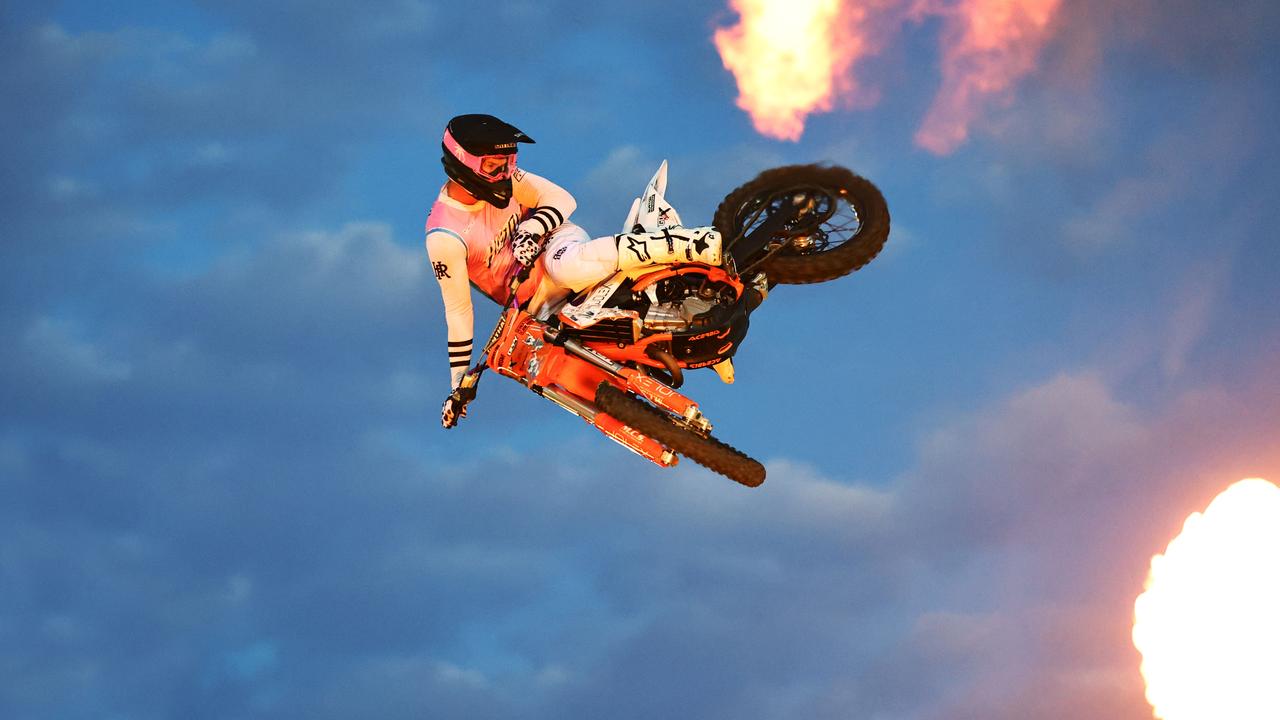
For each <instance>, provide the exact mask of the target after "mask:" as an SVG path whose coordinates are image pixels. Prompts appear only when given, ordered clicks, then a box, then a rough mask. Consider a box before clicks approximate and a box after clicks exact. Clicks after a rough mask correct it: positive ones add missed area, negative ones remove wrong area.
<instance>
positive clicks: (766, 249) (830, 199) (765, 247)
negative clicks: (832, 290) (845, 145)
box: [712, 165, 889, 284]
mask: <svg viewBox="0 0 1280 720" xmlns="http://www.w3.org/2000/svg"><path fill="white" fill-rule="evenodd" d="M712 222H713V224H714V225H715V227H716V229H717V230H719V231H720V233H721V234H722V235H723V236H724V238H725V249H726V250H727V251H728V252H729V253H730V254H731V255H733V258H734V261H735V263H736V264H737V266H738V269H739V272H741V273H742V274H743V276H744V277H745V276H746V275H747V274H748V273H749V272H750V271H751V270H753V269H759V270H763V271H764V272H765V274H766V275H767V276H768V278H769V280H770V281H771V282H775V283H787V284H800V283H817V282H826V281H827V280H834V279H836V278H838V277H842V276H844V275H848V274H849V273H851V272H853V271H854V270H857V269H858V268H860V267H862V266H863V265H866V264H867V263H869V262H871V260H872V258H874V257H875V256H876V255H877V254H878V253H879V252H880V249H881V248H883V247H884V243H885V241H886V240H887V239H888V237H889V207H888V205H887V204H886V203H885V201H884V196H883V195H882V194H881V193H880V190H879V189H878V188H876V186H875V185H874V184H872V183H871V181H869V180H867V179H866V178H864V177H861V176H859V175H855V174H854V173H853V172H851V171H850V170H848V169H846V168H842V167H838V166H829V167H824V166H821V165H787V166H784V167H777V168H773V169H772V170H766V171H764V172H762V173H760V174H759V175H758V176H756V178H755V179H754V180H752V181H751V182H748V183H746V184H745V185H742V186H741V187H739V188H738V189H736V190H734V191H733V192H731V193H729V194H728V195H727V196H726V197H725V199H724V200H723V201H722V202H721V203H720V206H719V207H717V208H716V214H715V219H714V220H713V221H712Z"/></svg>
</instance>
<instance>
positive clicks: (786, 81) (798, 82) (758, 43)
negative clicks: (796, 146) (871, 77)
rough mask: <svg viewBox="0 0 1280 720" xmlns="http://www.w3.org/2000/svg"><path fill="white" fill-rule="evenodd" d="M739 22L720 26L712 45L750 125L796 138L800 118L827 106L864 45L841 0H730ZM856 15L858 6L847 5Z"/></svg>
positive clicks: (783, 137)
mask: <svg viewBox="0 0 1280 720" xmlns="http://www.w3.org/2000/svg"><path fill="white" fill-rule="evenodd" d="M730 5H731V6H732V7H733V9H734V10H735V11H736V12H737V13H738V16H739V20H738V24H737V25H734V26H733V27H729V28H719V29H717V30H716V33H715V44H716V49H717V50H719V51H720V58H721V60H723V61H724V66H725V68H726V69H728V70H729V71H730V72H732V73H733V75H734V77H735V78H736V79H737V81H738V107H740V108H742V109H743V110H746V111H747V112H748V113H750V115H751V121H752V124H754V125H755V128H756V130H758V131H760V132H761V133H763V134H765V135H768V136H770V137H774V138H778V139H779V140H799V139H800V135H801V134H802V133H803V132H804V123H805V118H807V117H808V116H809V115H810V114H811V113H814V112H823V111H827V110H830V109H831V107H832V102H833V101H834V100H835V98H836V96H837V94H839V93H840V92H841V91H845V92H847V91H848V90H849V88H850V86H851V84H852V82H853V81H852V78H851V77H850V76H849V70H850V68H851V67H852V65H853V62H854V60H856V59H857V58H858V57H859V56H860V55H862V54H864V53H865V42H864V40H863V38H862V37H861V36H859V35H858V34H857V33H856V32H850V33H841V32H839V28H840V27H841V26H842V25H843V24H844V23H847V22H848V20H849V17H848V14H849V12H846V16H844V17H842V16H841V0H787V2H778V1H777V0H730ZM851 11H852V12H853V13H854V14H856V15H859V16H860V15H861V11H860V10H857V9H856V8H852V9H851Z"/></svg>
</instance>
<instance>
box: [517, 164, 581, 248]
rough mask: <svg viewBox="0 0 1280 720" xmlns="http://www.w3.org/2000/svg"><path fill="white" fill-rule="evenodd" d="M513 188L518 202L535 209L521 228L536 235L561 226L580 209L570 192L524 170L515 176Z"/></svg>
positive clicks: (518, 171)
mask: <svg viewBox="0 0 1280 720" xmlns="http://www.w3.org/2000/svg"><path fill="white" fill-rule="evenodd" d="M511 185H512V194H513V195H514V196H515V199H516V202H518V203H520V204H521V205H523V206H524V207H527V208H533V214H532V215H530V216H529V218H528V219H527V220H525V221H524V222H522V223H520V229H522V230H525V231H528V232H531V233H534V234H535V235H540V236H543V235H546V234H547V233H549V232H551V231H552V230H555V229H556V228H558V227H560V224H561V223H563V222H564V221H565V220H568V219H569V215H570V214H572V213H573V211H574V210H575V209H576V208H577V207H578V201H577V200H574V199H573V196H572V195H570V194H569V191H568V190H565V189H564V188H562V187H560V186H559V185H557V184H555V183H553V182H551V181H550V180H548V179H546V178H544V177H541V176H539V175H534V174H533V173H531V172H529V171H527V170H523V169H521V168H516V171H515V172H514V173H513V174H512V175H511Z"/></svg>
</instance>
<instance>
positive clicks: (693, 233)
mask: <svg viewBox="0 0 1280 720" xmlns="http://www.w3.org/2000/svg"><path fill="white" fill-rule="evenodd" d="M566 226H568V227H566ZM542 257H543V258H544V263H545V264H546V268H547V275H549V276H550V277H551V279H552V280H554V281H555V282H556V283H557V284H559V285H562V286H564V287H567V288H570V289H571V290H573V291H574V292H577V291H579V290H582V289H584V288H588V287H590V286H592V285H594V284H596V283H598V282H600V281H601V280H604V279H605V278H607V277H609V276H610V275H612V274H613V273H615V272H617V271H619V270H631V269H634V268H639V267H647V266H650V265H667V264H671V263H681V262H701V263H707V264H708V265H719V264H720V233H718V232H716V231H715V230H714V229H712V228H709V227H703V228H675V229H672V230H661V231H658V232H651V233H626V234H623V235H607V236H605V237H599V238H595V239H594V240H593V239H591V238H590V237H588V236H587V233H586V231H585V230H583V229H582V228H580V227H578V226H577V225H573V224H572V223H565V225H562V226H560V228H558V229H557V230H556V232H555V235H553V236H552V239H551V242H550V243H549V244H548V245H547V249H546V250H545V251H544V252H543V254H542Z"/></svg>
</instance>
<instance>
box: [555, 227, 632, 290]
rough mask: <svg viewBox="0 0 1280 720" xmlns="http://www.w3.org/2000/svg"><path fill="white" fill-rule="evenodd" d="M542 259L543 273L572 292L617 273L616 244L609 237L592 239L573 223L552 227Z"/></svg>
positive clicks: (611, 237)
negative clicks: (552, 233)
mask: <svg viewBox="0 0 1280 720" xmlns="http://www.w3.org/2000/svg"><path fill="white" fill-rule="evenodd" d="M542 258H543V263H544V264H545V265H546V268H547V275H548V276H549V277H550V278H551V279H552V280H554V281H555V282H556V284H558V285H561V286H563V287H566V288H569V289H570V290H573V291H574V292H577V291H579V290H583V289H585V288H588V287H591V286H592V285H594V284H596V283H598V282H600V281H601V280H604V279H605V278H607V277H609V276H610V275H612V274H614V273H616V272H618V246H617V243H615V242H614V240H613V236H612V235H610V236H608V237H602V238H596V239H594V240H592V239H591V236H590V235H587V231H586V230H583V229H582V228H580V227H578V226H577V225H574V224H573V223H565V224H564V225H561V226H560V227H558V228H556V232H555V234H554V235H552V236H551V241H550V242H549V243H547V248H546V250H544V251H543V253H542Z"/></svg>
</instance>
